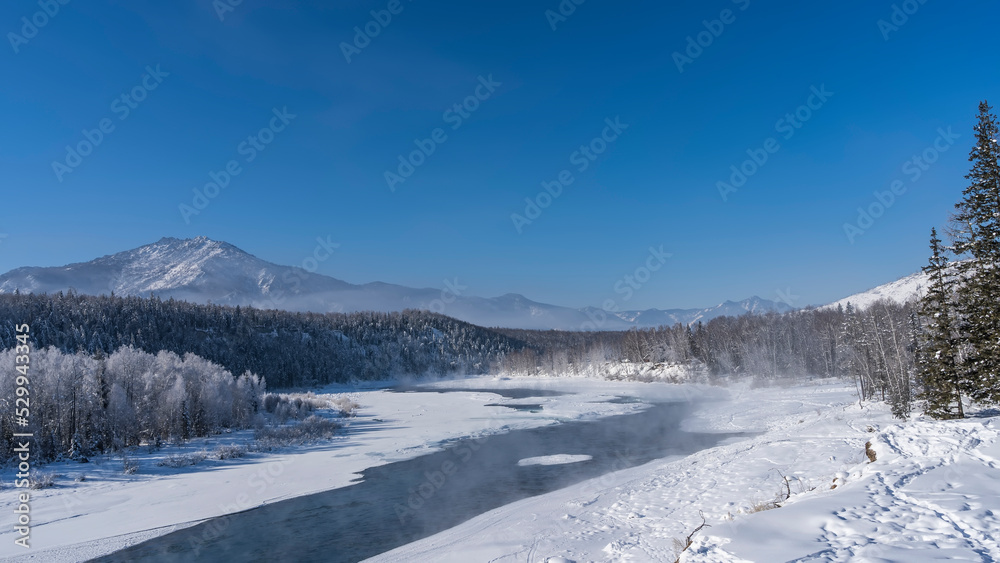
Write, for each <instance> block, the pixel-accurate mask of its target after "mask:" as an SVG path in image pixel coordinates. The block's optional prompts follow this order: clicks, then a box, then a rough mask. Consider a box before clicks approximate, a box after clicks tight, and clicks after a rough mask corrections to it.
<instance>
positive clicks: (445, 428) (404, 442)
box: [0, 378, 722, 562]
mask: <svg viewBox="0 0 1000 563" xmlns="http://www.w3.org/2000/svg"><path fill="white" fill-rule="evenodd" d="M434 385H435V386H437V387H442V388H445V387H446V388H456V387H461V388H470V389H474V388H501V389H502V388H518V389H524V388H539V389H546V390H554V391H560V392H563V393H566V394H565V395H556V396H544V397H531V398H527V399H523V400H512V399H506V398H504V397H501V396H499V395H496V394H493V393H487V392H479V391H474V390H470V391H469V392H457V393H434V392H426V393H394V392H390V391H386V390H384V389H358V388H349V387H331V388H329V389H327V390H326V391H327V393H328V394H329V395H330V396H331V397H338V396H346V397H348V398H350V399H352V400H354V401H356V402H358V403H360V404H361V409H360V410H359V414H358V416H357V417H355V418H354V419H351V422H350V426H349V427H348V428H347V429H346V430H345V431H344V432H343V434H342V436H340V437H338V438H336V439H334V440H333V441H330V442H326V443H320V444H315V445H312V446H307V447H304V448H299V449H287V450H284V451H281V452H277V453H272V454H254V455H250V456H247V457H244V458H240V459H233V460H225V461H218V460H214V461H213V460H211V459H208V460H206V461H203V462H201V463H199V464H198V465H197V466H194V467H190V468H183V469H171V468H167V467H161V466H158V465H157V461H158V460H162V459H163V458H164V457H166V456H168V455H174V454H183V453H192V452H198V451H202V450H205V451H207V452H212V451H213V450H214V449H215V448H216V447H218V446H220V445H228V444H232V443H236V444H240V443H245V442H247V441H249V440H250V439H251V433H250V432H249V431H246V432H239V433H233V434H224V435H220V436H214V437H212V438H209V439H207V440H204V439H199V440H194V441H192V442H191V443H189V444H187V445H185V446H171V447H167V448H164V449H163V450H160V451H157V452H152V453H146V452H144V451H142V450H140V451H138V452H136V453H134V454H133V456H132V458H131V459H132V461H134V462H137V463H138V464H139V470H138V472H137V473H135V474H133V475H124V474H123V473H122V471H121V469H122V463H121V460H120V458H117V457H116V458H114V459H110V460H109V459H101V458H95V459H92V460H91V462H90V463H86V464H80V463H73V462H66V463H57V464H50V465H48V466H45V467H42V468H41V469H42V470H43V471H46V472H51V473H54V474H57V475H59V476H60V477H58V478H57V480H56V486H55V487H53V488H49V489H43V490H37V491H30V494H31V520H32V530H31V540H30V544H31V546H32V547H31V549H29V550H25V549H24V548H22V547H19V546H16V545H15V544H14V540H15V539H16V537H17V535H16V533H15V532H14V531H13V530H12V529H11V528H5V529H2V530H0V557H11V556H13V557H18V560H35V561H47V562H48V561H78V560H84V559H88V558H91V557H95V556H98V555H101V554H105V553H109V552H111V551H115V550H117V549H121V548H124V547H126V546H128V545H132V544H135V543H138V542H140V541H143V540H146V539H149V538H151V537H155V536H158V535H162V534H165V533H168V532H169V531H171V530H173V529H175V528H176V527H179V526H186V525H190V524H194V523H197V522H199V521H203V520H205V519H208V518H213V517H217V516H222V515H224V514H227V513H231V512H236V511H240V510H245V509H248V508H253V507H256V506H259V505H261V504H264V503H272V502H275V501H279V500H283V499H287V498H292V497H296V496H301V495H306V494H310V493H314V492H319V491H324V490H329V489H333V488H336V487H343V486H346V485H349V484H350V483H351V482H352V480H354V479H356V478H357V475H356V473H357V472H359V471H361V470H363V469H365V468H368V467H373V466H377V465H381V464H384V463H389V462H392V461H398V460H402V459H408V458H413V457H416V456H419V455H422V454H425V453H428V452H431V451H434V450H436V449H438V448H439V446H440V444H441V443H442V442H445V441H448V440H452V439H456V438H460V437H464V436H477V435H483V434H493V433H498V432H505V431H507V430H511V429H516V428H528V427H536V426H541V425H546V424H554V423H556V422H559V421H567V420H588V419H594V418H599V417H604V416H611V415H615V414H623V413H628V412H634V411H636V410H638V409H641V408H642V405H641V404H637V403H608V402H606V401H608V400H609V399H613V398H615V397H617V396H621V395H640V394H641V395H642V396H643V397H649V398H651V399H656V400H686V399H690V398H694V397H713V396H720V395H721V394H722V392H721V391H720V390H718V389H713V388H696V387H680V386H672V385H666V384H657V385H648V384H641V383H630V384H621V383H611V382H604V381H597V380H587V379H572V380H563V379H559V380H554V379H521V378H518V379H514V380H505V379H497V378H473V379H463V380H455V381H441V382H437V383H436V384H434ZM519 403H520V404H525V403H530V404H535V405H541V406H542V409H541V410H540V411H538V412H530V411H523V410H522V411H518V410H515V409H511V408H506V407H504V406H486V405H488V404H496V405H514V404H519ZM13 472H14V470H12V469H8V470H6V471H5V472H4V473H3V481H4V488H3V490H0V510H2V511H4V512H7V513H9V514H12V513H13V512H12V511H13V509H14V507H15V504H16V500H17V494H18V492H23V489H15V488H13V487H12V486H11V485H12V483H13V479H12V477H13ZM80 476H85V480H84V481H78V480H77V479H78V478H79V477H80Z"/></svg>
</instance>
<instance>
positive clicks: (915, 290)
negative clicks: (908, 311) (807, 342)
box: [820, 272, 928, 309]
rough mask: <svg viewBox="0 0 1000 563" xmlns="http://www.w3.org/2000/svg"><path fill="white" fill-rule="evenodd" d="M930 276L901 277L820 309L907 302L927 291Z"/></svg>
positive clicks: (921, 274) (863, 307) (865, 307)
mask: <svg viewBox="0 0 1000 563" xmlns="http://www.w3.org/2000/svg"><path fill="white" fill-rule="evenodd" d="M927 283H928V276H927V274H925V273H923V272H917V273H915V274H910V275H909V276H906V277H903V278H899V279H898V280H896V281H893V282H889V283H887V284H883V285H880V286H878V287H873V288H872V289H869V290H868V291H862V292H861V293H855V294H854V295H851V296H850V297H845V298H843V299H841V300H839V301H834V302H833V303H830V304H829V305H824V306H822V307H820V309H836V308H837V307H838V306H840V307H847V304H848V303H850V304H851V305H852V306H853V307H854V308H856V309H867V308H868V307H871V306H872V304H874V303H875V302H877V301H880V300H882V299H888V300H890V301H894V302H896V303H901V304H902V303H906V302H907V301H912V300H915V299H919V298H921V297H923V295H924V293H925V292H926V291H927Z"/></svg>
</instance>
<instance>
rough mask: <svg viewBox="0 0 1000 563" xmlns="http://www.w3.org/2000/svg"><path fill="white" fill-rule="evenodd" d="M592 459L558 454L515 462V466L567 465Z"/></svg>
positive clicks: (587, 456) (585, 456)
mask: <svg viewBox="0 0 1000 563" xmlns="http://www.w3.org/2000/svg"><path fill="white" fill-rule="evenodd" d="M592 459H594V457H593V456H589V455H569V454H558V455H543V456H538V457H528V458H525V459H522V460H521V461H519V462H517V464H518V465H519V466H521V467H526V466H529V465H563V464H567V463H580V462H581V461H590V460H592Z"/></svg>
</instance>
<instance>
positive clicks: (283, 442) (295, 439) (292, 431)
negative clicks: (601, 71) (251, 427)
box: [253, 415, 340, 451]
mask: <svg viewBox="0 0 1000 563" xmlns="http://www.w3.org/2000/svg"><path fill="white" fill-rule="evenodd" d="M339 428H340V424H338V423H337V422H335V421H333V420H330V419H327V418H323V417H320V416H316V415H312V416H310V417H309V418H307V419H305V420H303V421H302V422H299V423H298V424H291V425H288V426H265V427H264V428H260V429H258V430H256V431H255V432H254V439H255V443H254V445H253V448H254V449H255V450H257V451H270V450H273V449H275V448H281V447H286V446H299V445H302V444H308V443H311V442H316V441H319V440H329V439H330V438H333V436H334V435H335V434H336V432H337V429H339Z"/></svg>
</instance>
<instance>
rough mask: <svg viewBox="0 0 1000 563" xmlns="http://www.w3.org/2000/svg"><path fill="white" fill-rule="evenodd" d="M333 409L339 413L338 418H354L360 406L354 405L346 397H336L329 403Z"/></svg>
mask: <svg viewBox="0 0 1000 563" xmlns="http://www.w3.org/2000/svg"><path fill="white" fill-rule="evenodd" d="M330 404H332V405H333V407H334V408H335V409H337V410H339V411H340V416H354V415H355V414H356V413H357V411H358V409H359V408H361V405H359V404H357V403H355V402H354V401H352V400H351V399H349V398H348V397H337V398H336V399H334V400H332V401H330Z"/></svg>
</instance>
